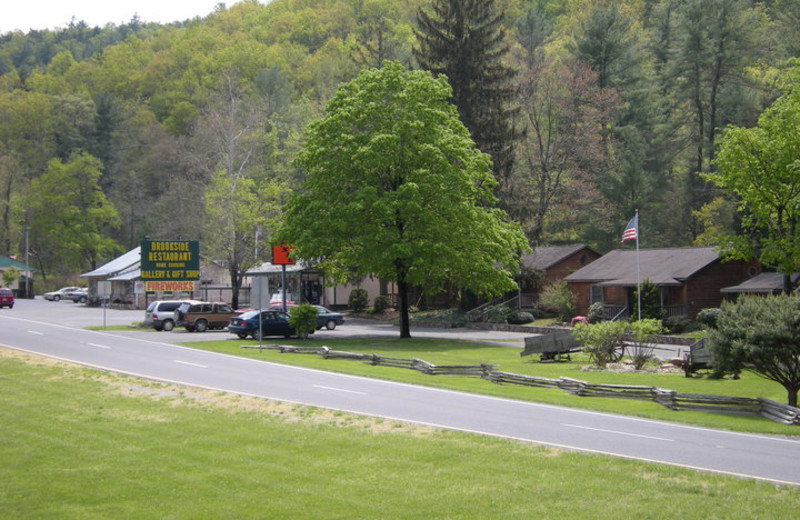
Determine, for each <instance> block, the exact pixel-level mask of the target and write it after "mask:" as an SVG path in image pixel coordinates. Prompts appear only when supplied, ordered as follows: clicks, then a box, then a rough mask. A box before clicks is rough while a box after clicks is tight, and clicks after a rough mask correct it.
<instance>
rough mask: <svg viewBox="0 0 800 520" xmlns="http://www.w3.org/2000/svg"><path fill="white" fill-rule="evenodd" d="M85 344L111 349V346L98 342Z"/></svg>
mask: <svg viewBox="0 0 800 520" xmlns="http://www.w3.org/2000/svg"><path fill="white" fill-rule="evenodd" d="M87 345H89V346H90V347H97V348H102V349H105V350H111V347H109V346H108V345H101V344H99V343H87Z"/></svg>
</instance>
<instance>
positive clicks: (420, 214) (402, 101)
mask: <svg viewBox="0 0 800 520" xmlns="http://www.w3.org/2000/svg"><path fill="white" fill-rule="evenodd" d="M450 94H451V90H450V86H449V85H448V83H447V81H446V80H445V79H444V78H441V77H440V78H433V76H432V75H431V74H430V73H429V72H427V71H408V70H406V69H405V68H404V67H402V65H400V64H398V63H396V62H389V63H387V64H386V65H385V66H384V67H383V68H382V69H380V70H378V69H371V70H367V71H363V72H361V74H359V75H358V77H356V78H355V79H354V80H352V81H349V82H347V83H344V84H342V85H341V86H340V87H339V89H338V90H337V91H336V93H335V94H334V96H333V97H332V98H331V100H330V101H329V103H328V106H327V107H326V110H325V115H324V117H322V118H321V119H319V120H317V121H315V122H313V123H312V124H311V125H310V126H309V128H308V133H307V139H306V142H305V146H304V148H303V150H301V152H300V153H298V155H297V163H298V165H299V166H301V167H302V168H303V170H304V171H306V172H308V176H307V178H306V180H305V181H304V182H303V184H302V190H298V191H297V192H295V194H294V195H293V196H292V197H291V199H290V200H289V202H288V205H287V211H286V220H285V222H284V227H283V228H282V229H281V238H282V239H284V240H286V241H289V240H291V241H292V243H293V244H294V247H295V251H296V253H297V255H298V256H299V257H300V258H315V259H319V264H318V265H319V266H320V268H321V269H323V270H324V271H325V273H326V276H327V277H328V278H329V279H331V280H334V281H336V282H340V283H344V282H347V281H350V280H351V279H352V278H353V277H365V276H375V277H378V278H380V279H381V280H387V281H392V282H394V283H396V284H397V294H398V298H399V305H398V307H399V309H398V310H399V312H400V335H401V337H404V338H407V337H410V331H409V317H408V313H409V307H410V304H409V291H410V289H411V287H420V288H422V289H423V290H425V291H430V292H432V293H434V294H435V293H437V292H440V291H442V290H444V288H445V286H446V284H448V283H453V284H454V285H455V286H456V287H459V288H463V289H468V290H472V291H475V292H476V293H480V294H485V295H487V296H500V295H501V294H503V293H504V292H507V291H510V290H513V289H514V288H515V287H516V285H515V283H514V281H513V279H512V275H513V274H515V272H516V269H517V266H518V264H519V255H520V254H521V253H523V252H524V251H525V250H526V249H527V245H526V241H525V237H524V235H523V234H522V232H521V230H520V228H519V226H518V225H516V224H515V223H511V222H508V221H507V220H506V218H505V215H504V214H503V213H502V212H501V211H500V210H498V209H496V208H493V207H492V206H493V205H494V202H495V199H494V196H493V194H492V190H493V188H494V186H495V184H496V182H495V180H494V177H493V176H492V172H491V168H490V159H489V157H488V156H487V155H486V154H485V153H483V152H481V151H480V150H478V149H477V148H476V147H475V144H474V142H473V141H472V140H471V139H470V136H469V132H468V131H467V129H466V127H464V125H463V124H462V123H461V121H460V120H459V119H458V113H457V111H456V108H455V106H453V105H452V104H451V103H449V102H448V99H449V97H450Z"/></svg>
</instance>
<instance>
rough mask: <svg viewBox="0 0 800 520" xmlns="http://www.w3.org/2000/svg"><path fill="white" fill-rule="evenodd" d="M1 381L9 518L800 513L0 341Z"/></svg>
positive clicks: (616, 469)
mask: <svg viewBox="0 0 800 520" xmlns="http://www.w3.org/2000/svg"><path fill="white" fill-rule="evenodd" d="M237 348H238V347H237ZM257 354H258V355H264V356H266V355H267V353H266V352H264V353H257ZM0 388H2V389H3V391H2V392H0V437H2V439H3V442H2V443H0V460H2V461H3V464H2V465H0V517H2V518H37V519H48V518H58V519H72V518H74V519H81V520H84V519H92V518H98V519H99V518H103V519H105V518H126V519H135V518H143V519H145V518H146V519H150V518H175V519H203V518H209V519H211V518H270V519H280V518H287V519H288V518H292V519H294V518H314V519H327V518H331V519H333V518H342V519H344V518H347V519H350V518H381V519H384V518H392V519H411V518H425V519H436V518H459V519H470V518H475V519H484V518H495V519H502V518H515V519H516V518H527V517H530V518H593V519H598V520H602V519H606V518H608V519H614V520H616V519H618V518H659V519H670V518H680V519H682V520H691V519H706V518H729V519H737V518H742V519H748V520H752V519H757V518H765V519H766V518H769V519H771V520H776V519H793V518H796V515H797V504H798V503H800V490H798V489H796V488H787V487H776V486H774V485H771V484H767V483H758V482H753V481H749V480H740V479H736V478H732V477H724V476H717V475H711V474H705V473H696V472H692V471H688V470H683V469H679V468H673V467H666V466H657V465H651V464H644V463H639V462H633V461H626V460H620V459H614V458H609V457H604V456H599V455H585V454H579V453H570V452H562V451H557V450H553V449H549V448H542V447H537V446H531V445H527V444H523V443H518V442H512V441H505V440H499V439H492V438H485V437H481V436H475V435H468V434H461V433H455V432H449V431H437V430H432V429H428V428H420V427H415V426H410V425H405V424H399V423H392V422H387V421H380V420H375V419H371V418H364V417H357V416H352V415H349V414H344V413H332V412H327V411H324V410H319V409H315V408H307V407H302V406H295V405H285V404H281V403H275V402H270V401H265V400H259V399H251V398H245V397H240V396H234V395H229V394H221V393H214V392H206V391H199V390H193V389H186V388H181V387H175V386H170V385H163V384H157V383H153V382H147V381H142V380H139V379H135V378H130V377H124V376H119V375H115V374H107V373H103V372H98V371H95V370H91V369H86V368H80V367H75V366H72V365H66V364H62V363H57V362H53V361H50V360H46V359H40V358H34V357H29V356H25V355H21V354H16V353H14V352H13V351H8V350H3V349H0Z"/></svg>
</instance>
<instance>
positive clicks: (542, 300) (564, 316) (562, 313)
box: [539, 281, 577, 321]
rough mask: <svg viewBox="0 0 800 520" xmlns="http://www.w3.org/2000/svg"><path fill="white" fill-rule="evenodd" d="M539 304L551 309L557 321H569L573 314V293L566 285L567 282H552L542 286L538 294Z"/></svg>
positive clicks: (574, 306)
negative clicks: (540, 292)
mask: <svg viewBox="0 0 800 520" xmlns="http://www.w3.org/2000/svg"><path fill="white" fill-rule="evenodd" d="M539 304H540V305H541V306H542V307H543V308H545V309H547V308H549V309H552V310H553V311H554V312H555V313H556V316H557V318H558V320H559V321H570V320H571V319H572V317H573V316H574V315H575V309H576V308H577V306H576V304H575V295H574V294H572V291H570V290H569V287H567V282H564V281H559V282H553V283H551V284H550V285H548V286H547V287H545V288H544V290H543V291H542V294H541V295H540V296H539Z"/></svg>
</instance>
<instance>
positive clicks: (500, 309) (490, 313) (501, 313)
mask: <svg viewBox="0 0 800 520" xmlns="http://www.w3.org/2000/svg"><path fill="white" fill-rule="evenodd" d="M510 314H511V309H509V308H508V306H506V305H493V306H491V307H489V308H488V309H486V311H485V312H484V313H483V321H485V322H487V323H506V321H507V320H508V316H509V315H510Z"/></svg>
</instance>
